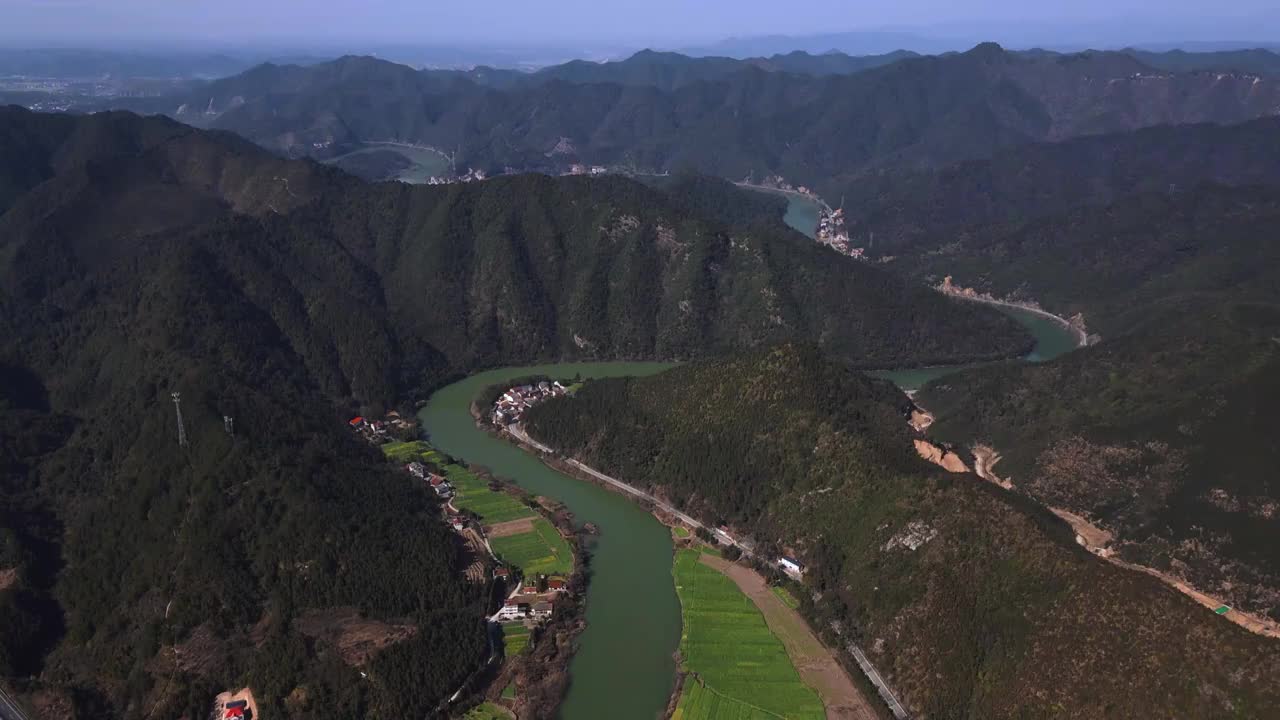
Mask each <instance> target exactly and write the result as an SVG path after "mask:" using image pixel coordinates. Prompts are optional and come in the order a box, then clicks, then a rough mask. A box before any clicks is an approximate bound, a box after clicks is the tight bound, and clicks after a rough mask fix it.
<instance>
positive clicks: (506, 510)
mask: <svg viewBox="0 0 1280 720" xmlns="http://www.w3.org/2000/svg"><path fill="white" fill-rule="evenodd" d="M444 472H445V475H446V476H447V477H448V478H449V483H450V484H452V485H453V487H454V490H456V491H457V495H454V497H453V501H452V502H453V506H454V507H456V508H458V509H459V510H470V511H471V512H473V513H475V514H476V515H478V516H480V521H481V522H483V523H484V524H485V525H493V524H496V523H500V522H507V521H508V520H518V519H520V518H525V517H535V516H536V515H537V513H535V512H534V511H533V510H532V509H530V508H529V507H528V506H526V505H525V504H524V503H522V502H520V501H519V500H517V499H515V498H514V497H512V496H510V495H508V494H507V493H504V492H501V491H494V490H490V489H489V483H488V481H486V480H484V479H483V478H481V477H479V476H477V475H476V474H475V473H473V472H471V471H470V470H468V469H466V468H464V467H462V466H461V465H446V466H445V468H444ZM513 537H519V536H513ZM495 545H496V543H495ZM494 549H495V550H496V549H497V548H496V547H495V548H494Z"/></svg>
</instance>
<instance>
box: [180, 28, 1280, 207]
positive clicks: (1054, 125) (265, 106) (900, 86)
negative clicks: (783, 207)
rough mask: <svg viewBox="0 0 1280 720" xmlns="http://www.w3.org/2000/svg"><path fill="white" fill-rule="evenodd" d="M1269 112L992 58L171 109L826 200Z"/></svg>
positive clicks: (286, 147)
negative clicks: (1076, 143) (1031, 145)
mask: <svg viewBox="0 0 1280 720" xmlns="http://www.w3.org/2000/svg"><path fill="white" fill-rule="evenodd" d="M663 67H665V66H663ZM677 67H678V66H677ZM1278 99H1280V80H1277V79H1275V78H1272V77H1259V76H1254V75H1248V74H1242V73H1209V72H1205V73H1195V72H1188V73H1172V72H1167V71H1156V70H1154V69H1152V68H1150V67H1148V66H1146V65H1143V64H1142V63H1140V62H1138V61H1137V60H1135V59H1134V58H1133V57H1131V56H1129V55H1126V54H1123V53H1082V54H1077V55H1065V56H1056V55H1020V54H1016V53H1010V52H1006V51H1004V50H1003V49H1001V48H999V47H998V46H995V45H991V44H988V45H981V46H978V47H976V48H974V49H973V50H971V51H969V52H966V53H958V54H952V55H946V56H940V57H921V58H909V59H905V60H902V61H900V62H895V63H892V64H889V65H885V66H882V67H877V68H873V69H868V70H865V71H863V72H858V73H852V74H840V75H829V76H821V77H817V76H803V75H793V74H790V73H787V72H769V71H766V70H763V69H761V68H759V67H755V66H749V67H746V68H744V69H742V70H740V71H737V72H733V73H731V74H728V75H725V76H724V77H720V78H716V79H709V80H705V81H699V82H692V83H689V84H686V85H683V86H680V87H674V88H673V89H672V90H670V91H665V90H664V89H663V88H661V87H657V86H654V85H626V84H620V83H617V82H606V83H597V82H582V83H574V82H568V81H565V80H562V79H553V80H551V81H548V82H543V83H537V84H533V85H528V86H526V85H523V84H521V85H516V86H513V87H510V88H506V89H498V88H492V87H482V86H480V85H477V84H475V83H474V82H471V81H470V80H467V79H465V78H464V77H462V76H459V75H456V74H454V75H445V76H433V75H430V74H426V73H417V72H415V71H413V70H412V69H410V68H407V67H403V66H395V65H393V64H391V63H386V62H383V61H377V60H373V59H371V58H343V59H341V60H338V61H335V62H333V63H327V64H321V65H317V66H314V67H310V68H296V67H293V68H290V67H277V66H263V67H260V68H256V69H254V70H251V71H249V72H248V73H245V74H243V75H241V76H237V77H234V78H227V79H224V80H221V81H218V82H217V83H214V84H212V85H211V86H210V87H209V88H207V89H202V90H199V91H196V92H194V93H193V94H192V95H191V96H190V97H186V98H183V99H169V100H168V101H167V102H168V104H169V105H170V107H167V108H165V111H166V112H169V113H177V114H176V116H177V117H178V118H179V119H182V120H184V121H187V122H193V123H198V124H202V125H209V126H212V127H219V128H224V129H229V130H233V131H235V132H238V133H240V134H242V135H244V136H245V137H248V138H251V139H253V140H254V141H255V142H258V143H260V144H262V145H264V146H266V147H269V148H272V149H275V150H278V151H280V152H286V153H291V154H295V155H297V154H306V155H317V156H325V154H326V153H333V152H336V151H337V150H338V149H340V148H342V147H350V146H352V145H353V144H355V143H358V142H361V141H365V140H398V141H402V142H412V143H420V144H426V145H432V146H435V147H439V148H442V149H445V150H448V151H450V152H452V151H454V150H457V151H458V155H457V160H458V162H460V163H463V164H464V165H466V166H472V167H480V168H484V169H488V170H491V171H497V170H502V169H504V168H506V167H512V168H516V169H525V170H533V169H540V168H547V169H558V168H562V167H567V166H568V165H569V164H570V163H574V162H588V163H596V164H606V165H613V164H617V165H626V166H633V167H637V168H640V169H644V170H666V169H673V170H679V169H685V168H695V169H697V170H699V171H701V172H704V173H707V174H713V175H718V176H721V177H728V178H742V177H745V176H747V175H749V174H753V173H754V174H755V175H756V176H757V177H763V176H765V175H769V174H775V173H780V174H782V175H784V176H786V177H788V178H789V179H791V180H792V181H793V182H799V183H805V184H809V185H817V186H818V187H820V188H821V189H822V190H824V191H835V190H837V189H838V188H839V187H840V183H841V182H842V178H844V180H843V181H844V182H847V181H849V180H850V179H851V177H853V176H857V175H858V174H860V173H863V172H866V171H870V170H878V169H880V168H884V167H889V166H892V167H895V168H901V167H936V166H940V165H945V164H949V163H953V162H958V161H962V160H966V159H972V158H981V157H986V156H988V155H990V154H992V153H993V152H995V151H997V150H999V149H1001V148H1004V147H1008V146H1012V145H1019V144H1023V143H1027V142H1032V141H1037V140H1062V139H1066V138H1070V137H1074V136H1079V135H1088V134H1097V133H1106V132H1117V131H1122V130H1133V129H1136V128H1141V127H1146V126H1150V125H1157V124H1165V123H1193V122H1206V121H1211V122H1242V121H1245V120H1249V119H1252V118H1256V117H1262V116H1269V115H1272V114H1274V112H1275V108H1276V106H1277V100H1278ZM828 194H830V192H828Z"/></svg>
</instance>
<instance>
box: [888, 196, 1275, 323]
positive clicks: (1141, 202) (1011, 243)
mask: <svg viewBox="0 0 1280 720" xmlns="http://www.w3.org/2000/svg"><path fill="white" fill-rule="evenodd" d="M1278 219H1280V188H1278V187H1277V186H1275V185H1269V186H1256V187H1255V186H1250V187H1226V186H1222V185H1200V186H1196V187H1192V188H1188V189H1185V190H1181V191H1178V192H1175V193H1165V192H1147V193H1142V194H1136V195H1129V196H1126V197H1124V198H1121V199H1119V200H1116V201H1114V202H1112V203H1108V204H1103V205H1092V206H1087V207H1078V208H1075V209H1072V210H1068V211H1065V212H1061V213H1057V214H1053V215H1049V216H1046V217H1043V218H1040V219H1036V220H1032V221H1030V222H1027V223H1025V224H1021V225H1014V226H1002V225H989V226H982V227H976V228H973V229H972V230H971V231H968V232H964V233H958V234H956V235H953V236H951V237H950V240H949V241H948V242H947V244H946V245H944V246H942V247H938V248H932V249H923V248H922V249H920V250H919V251H918V252H917V253H915V254H911V253H908V254H904V255H902V256H899V257H898V258H897V259H896V260H895V261H894V263H893V264H894V265H895V266H896V268H897V270H898V271H899V272H901V273H902V274H903V275H906V276H910V277H917V278H920V279H921V280H922V281H925V282H937V281H939V280H941V279H942V278H943V277H945V276H947V275H950V276H952V277H953V278H954V282H955V283H956V284H957V285H961V286H968V287H975V288H977V289H978V290H981V291H984V292H990V293H992V294H994V295H996V296H998V297H1003V296H1014V297H1022V298H1027V299H1034V300H1036V301H1038V302H1040V303H1041V304H1042V305H1044V306H1045V307H1046V308H1048V309H1050V310H1051V311H1053V312H1055V313H1058V314H1060V315H1064V316H1071V315H1074V314H1076V313H1083V314H1084V317H1085V320H1086V321H1087V323H1088V327H1089V330H1090V331H1091V332H1097V333H1100V334H1101V335H1102V337H1103V338H1108V337H1115V336H1117V335H1119V334H1122V333H1125V332H1128V331H1129V330H1131V329H1133V328H1136V327H1138V326H1140V325H1142V324H1143V323H1146V322H1149V321H1150V320H1152V318H1153V315H1162V314H1163V315H1164V317H1165V319H1166V321H1171V322H1174V323H1177V322H1179V320H1178V318H1176V317H1172V318H1170V317H1169V316H1168V315H1167V314H1164V313H1163V308H1165V307H1168V306H1171V305H1176V306H1183V307H1194V306H1197V305H1201V306H1203V305H1211V304H1215V303H1217V302H1221V301H1254V302H1266V303H1271V302H1277V301H1280V284H1277V279H1280V242H1277V240H1278V239H1280V238H1278V236H1277V232H1276V227H1277V220H1278Z"/></svg>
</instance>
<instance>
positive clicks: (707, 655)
mask: <svg viewBox="0 0 1280 720" xmlns="http://www.w3.org/2000/svg"><path fill="white" fill-rule="evenodd" d="M672 574H673V575H674V576H675V583H676V594H677V595H679V596H680V615H681V618H682V620H683V629H682V630H681V636H680V656H681V662H682V669H683V670H685V671H686V672H687V673H691V677H686V678H685V682H684V694H683V695H682V696H681V698H680V703H679V706H678V712H679V714H680V717H681V718H683V719H684V720H704V719H705V720H720V719H728V720H736V719H737V718H740V717H744V714H743V713H744V712H745V713H746V714H745V717H751V718H754V717H783V718H796V719H797V720H815V719H816V720H821V718H825V717H826V712H825V711H824V710H823V707H822V701H821V700H819V699H818V695H817V693H815V692H814V691H813V689H812V688H809V687H806V686H805V685H804V683H802V682H801V681H800V676H799V675H798V674H797V673H796V669H795V667H794V666H793V665H792V664H791V659H790V658H789V657H787V651H786V648H784V647H783V646H782V642H781V641H780V640H778V638H777V637H776V636H774V634H773V632H772V631H770V630H769V627H768V625H766V624H765V621H764V616H763V615H761V614H760V611H759V610H758V609H757V608H756V606H755V605H754V604H753V603H752V602H751V599H750V598H748V597H747V596H746V595H744V594H743V593H742V591H741V590H739V589H738V586H737V585H735V584H734V583H733V581H732V580H730V579H729V578H728V577H725V575H724V574H722V573H721V572H719V571H718V570H716V569H714V568H712V567H710V566H708V565H704V564H703V563H700V562H698V551H697V550H679V551H677V552H676V556H675V564H674V567H673V570H672Z"/></svg>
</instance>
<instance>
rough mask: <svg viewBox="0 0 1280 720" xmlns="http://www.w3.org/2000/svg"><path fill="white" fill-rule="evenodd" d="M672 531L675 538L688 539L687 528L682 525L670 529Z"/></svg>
mask: <svg viewBox="0 0 1280 720" xmlns="http://www.w3.org/2000/svg"><path fill="white" fill-rule="evenodd" d="M672 531H673V532H675V534H676V537H678V538H681V539H684V538H687V537H689V528H687V527H684V526H682V525H676V526H675V527H674V528H672Z"/></svg>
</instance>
